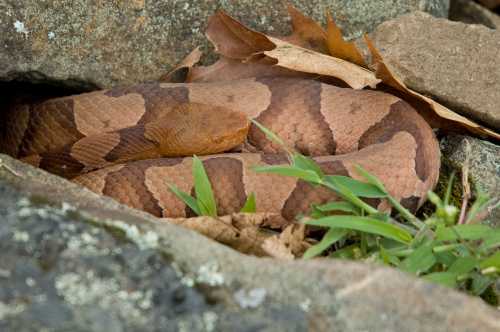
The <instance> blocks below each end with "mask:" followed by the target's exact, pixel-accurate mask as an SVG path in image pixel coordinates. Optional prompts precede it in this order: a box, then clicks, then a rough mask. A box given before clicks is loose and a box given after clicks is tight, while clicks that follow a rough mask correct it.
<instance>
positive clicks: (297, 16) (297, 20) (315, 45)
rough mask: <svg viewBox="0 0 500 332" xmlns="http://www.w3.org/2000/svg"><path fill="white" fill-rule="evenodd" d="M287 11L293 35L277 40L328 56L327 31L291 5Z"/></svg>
mask: <svg viewBox="0 0 500 332" xmlns="http://www.w3.org/2000/svg"><path fill="white" fill-rule="evenodd" d="M287 10H288V14H289V15H290V18H291V23H292V34H291V35H289V36H284V37H277V38H279V39H281V40H283V41H286V42H288V43H290V44H294V45H297V46H300V47H303V48H307V49H309V50H313V51H316V52H320V53H323V54H328V46H327V43H326V31H325V30H324V29H323V28H322V27H321V25H319V24H318V23H317V22H316V21H315V20H313V19H311V18H310V17H307V16H305V15H304V14H302V13H301V12H300V11H299V10H297V8H295V7H294V6H292V5H291V4H288V5H287Z"/></svg>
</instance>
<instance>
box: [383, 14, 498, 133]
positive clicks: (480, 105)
mask: <svg viewBox="0 0 500 332" xmlns="http://www.w3.org/2000/svg"><path fill="white" fill-rule="evenodd" d="M373 39H374V42H375V45H376V46H377V47H378V48H379V49H380V50H381V52H382V56H383V57H384V59H385V61H386V62H387V64H388V65H389V66H390V68H391V69H393V70H394V72H395V73H396V75H397V76H399V77H400V78H401V79H402V80H403V81H404V83H405V84H407V85H408V87H410V88H412V89H414V90H416V91H418V92H420V93H423V94H425V95H428V96H430V97H432V98H433V99H435V100H436V101H438V102H440V103H442V104H444V105H445V106H447V107H449V108H451V109H453V110H454V111H457V112H459V113H461V114H463V115H465V116H467V117H469V118H471V119H473V120H477V121H479V122H481V123H483V124H484V125H486V126H488V127H491V128H492V129H496V130H500V108H499V107H498V105H500V66H498V64H499V55H500V53H499V52H500V31H497V30H491V29H488V28H486V27H483V26H480V25H468V24H464V23H459V22H451V21H448V20H445V19H437V18H434V17H432V16H430V15H428V14H425V13H421V12H415V13H412V14H408V15H404V16H402V17H400V18H398V19H395V20H392V21H388V22H385V23H383V24H381V25H380V26H379V27H377V29H376V30H375V32H374V34H373Z"/></svg>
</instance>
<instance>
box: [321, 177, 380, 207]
mask: <svg viewBox="0 0 500 332" xmlns="http://www.w3.org/2000/svg"><path fill="white" fill-rule="evenodd" d="M324 185H325V186H326V187H328V188H330V189H332V190H333V191H335V192H336V193H338V194H339V195H340V196H341V197H342V198H344V199H345V200H346V201H348V202H350V203H352V204H353V205H355V206H357V207H359V208H360V209H362V210H365V211H366V212H368V213H370V214H375V213H378V212H379V211H378V210H377V209H375V208H374V207H372V206H371V205H369V204H367V203H366V202H364V201H363V200H361V198H359V197H358V196H356V195H354V193H353V192H352V191H351V190H350V189H349V188H348V187H346V186H344V185H343V184H342V183H339V182H338V181H337V179H336V178H335V177H332V176H331V175H327V176H325V177H324Z"/></svg>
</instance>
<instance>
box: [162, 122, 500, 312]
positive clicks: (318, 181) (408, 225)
mask: <svg viewBox="0 0 500 332" xmlns="http://www.w3.org/2000/svg"><path fill="white" fill-rule="evenodd" d="M254 123H255V122H254ZM256 125H257V126H258V127H259V128H260V129H261V130H263V131H264V133H265V134H266V135H267V137H268V138H270V139H271V140H273V141H274V142H277V143H278V144H281V145H283V143H282V142H281V140H280V139H279V138H278V137H277V136H276V135H274V134H273V133H272V132H270V131H269V130H267V129H266V128H264V127H262V126H261V125H260V124H258V123H256ZM287 153H288V156H289V160H290V163H289V165H284V166H283V165H280V166H262V167H256V168H255V171H256V172H261V173H274V174H280V175H283V176H291V177H295V178H297V179H301V180H303V181H306V182H308V183H310V184H311V185H313V186H323V187H326V188H328V189H329V190H332V191H333V192H335V193H336V194H337V195H338V196H339V197H340V198H341V200H340V201H334V202H329V203H326V204H321V205H312V206H311V212H310V214H309V215H307V216H300V217H299V222H303V223H305V224H307V225H311V226H316V227H320V228H325V232H324V233H323V235H322V237H321V240H320V241H319V242H317V244H315V245H313V246H312V247H310V248H309V249H308V250H307V251H306V252H305V254H304V256H303V258H304V259H310V258H313V257H316V256H319V255H323V256H328V257H332V258H342V259H356V260H365V261H371V262H376V263H380V264H384V265H388V266H392V267H396V268H399V269H401V270H403V271H405V272H407V273H410V274H412V275H415V276H419V277H422V278H424V279H426V280H428V281H431V282H435V283H439V284H442V285H445V286H449V287H454V288H457V289H460V290H463V291H466V292H468V293H470V294H473V295H477V296H481V295H483V298H484V299H485V300H487V301H488V302H489V303H491V304H493V305H497V304H498V297H497V296H492V293H493V294H494V292H493V291H492V290H493V287H492V285H493V284H494V283H495V282H496V281H497V280H498V279H499V277H500V250H499V249H500V229H494V228H492V227H490V226H487V225H484V224H480V223H478V219H480V216H481V215H484V210H485V208H486V207H488V206H490V208H491V202H492V201H491V200H490V199H488V197H486V196H485V195H483V194H481V193H478V194H477V196H476V197H477V198H476V200H475V202H474V203H473V204H471V205H470V207H469V208H468V210H467V213H465V214H461V213H460V209H459V207H458V206H456V205H454V204H453V203H451V202H450V198H451V193H452V188H453V176H451V178H450V180H449V182H448V186H447V190H446V192H445V193H444V197H442V198H441V197H439V196H438V195H436V194H435V193H434V192H429V193H428V199H429V201H430V202H431V203H432V204H433V205H434V208H433V211H432V213H431V214H430V215H429V216H427V217H425V218H424V219H423V220H421V219H420V218H418V217H417V216H415V215H414V214H412V213H411V212H410V211H409V210H407V209H406V208H405V207H403V206H402V205H401V204H400V203H399V201H398V200H396V199H395V198H394V197H392V196H391V195H390V194H389V193H388V191H387V190H386V188H385V186H384V185H383V183H382V182H381V181H380V180H379V179H378V178H376V177H375V176H374V175H372V174H370V173H369V172H367V171H366V170H365V169H363V168H362V167H360V166H357V167H356V170H357V172H358V174H359V175H360V176H361V177H362V178H363V180H364V181H358V180H356V179H353V178H350V177H346V176H340V175H327V174H324V173H323V171H322V170H321V168H320V166H319V165H318V164H317V163H316V162H315V161H314V160H313V159H311V158H309V157H306V156H303V155H301V154H299V153H295V152H291V151H288V150H287ZM193 174H194V178H195V192H196V198H194V197H191V196H189V195H188V194H186V193H184V192H181V191H180V190H178V189H177V188H176V187H175V186H171V189H172V191H173V192H174V193H175V194H176V195H177V196H178V197H179V198H180V199H182V200H183V201H184V202H185V203H186V204H187V205H188V206H189V207H190V208H191V209H192V210H193V211H194V212H195V213H196V214H198V215H209V216H216V215H217V208H216V206H215V199H214V198H213V193H212V189H211V186H210V182H209V180H208V177H207V175H206V173H205V171H204V169H203V164H202V163H201V161H200V160H199V159H198V158H196V157H195V158H194V162H193ZM364 198H380V199H385V200H387V201H388V202H389V203H390V204H391V206H392V207H393V210H394V213H393V214H392V215H391V214H389V213H386V212H382V211H379V210H377V209H376V208H374V207H372V206H371V205H369V204H368V203H366V202H365V201H364V200H363V199H364ZM498 205H500V203H497V204H496V207H498ZM242 211H243V212H255V197H254V196H253V195H251V196H249V198H248V200H247V202H246V204H245V206H244V207H243V209H242Z"/></svg>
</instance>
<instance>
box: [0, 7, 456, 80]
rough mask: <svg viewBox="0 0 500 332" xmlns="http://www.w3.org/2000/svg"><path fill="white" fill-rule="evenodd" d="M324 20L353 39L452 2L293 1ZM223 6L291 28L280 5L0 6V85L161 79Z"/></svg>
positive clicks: (275, 29)
mask: <svg viewBox="0 0 500 332" xmlns="http://www.w3.org/2000/svg"><path fill="white" fill-rule="evenodd" d="M291 2H292V3H294V4H297V7H298V8H300V9H301V10H303V12H304V13H306V14H308V15H311V16H312V17H314V18H315V19H318V20H322V18H323V16H324V13H325V10H326V9H327V8H329V9H330V10H331V11H332V12H333V13H335V17H336V18H337V20H338V23H339V25H340V26H342V27H343V28H344V30H345V32H346V35H347V36H351V37H352V36H356V35H359V34H360V33H361V32H365V31H370V30H372V29H373V28H374V27H375V26H376V25H377V24H379V23H380V22H383V21H385V20H387V19H390V18H393V17H396V16H398V15H401V14H403V13H407V12H410V11H414V10H423V11H428V12H429V13H432V14H433V15H436V16H441V17H446V16H447V13H448V5H449V0H397V1H393V0H383V1H371V0H359V1H355V2H353V1H350V0H330V1H326V0H313V1H307V2H304V1H291ZM220 7H222V8H224V9H226V10H227V11H228V12H229V13H231V14H232V15H235V16H236V17H238V18H240V19H241V20H242V21H243V22H244V23H245V24H248V25H249V26H251V27H254V28H257V29H258V30H260V31H268V32H270V33H275V34H283V33H286V32H287V31H288V30H289V24H288V22H287V15H286V10H285V7H284V6H283V5H282V3H281V2H280V1H271V0H254V1H233V0H232V1H222V0H218V1H211V0H203V1H192V0H181V1H170V0H161V1H156V0H135V1H118V2H117V1H97V2H96V1H91V0H77V1H69V0H63V1H59V0H57V1H56V0H48V1H36V0H21V1H19V0H4V1H2V2H0V64H1V65H0V81H1V80H12V79H24V80H28V81H31V82H33V81H42V82H45V81H55V82H58V83H63V84H65V85H66V86H75V87H78V88H87V89H88V88H94V87H96V86H99V87H109V86H114V85H121V84H129V83H134V82H139V81H145V80H154V79H157V78H158V77H160V76H161V75H162V74H164V73H165V72H166V71H167V70H168V69H169V68H170V66H172V65H173V64H175V63H177V62H178V61H180V59H181V58H183V57H184V56H185V55H186V54H187V53H188V52H189V51H191V50H192V49H193V48H194V47H196V46H198V45H204V46H206V45H207V44H208V43H207V41H206V38H205V37H204V36H203V31H204V29H205V26H206V21H207V18H208V17H209V16H210V15H211V14H213V13H214V11H215V10H216V9H217V8H220Z"/></svg>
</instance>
